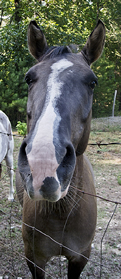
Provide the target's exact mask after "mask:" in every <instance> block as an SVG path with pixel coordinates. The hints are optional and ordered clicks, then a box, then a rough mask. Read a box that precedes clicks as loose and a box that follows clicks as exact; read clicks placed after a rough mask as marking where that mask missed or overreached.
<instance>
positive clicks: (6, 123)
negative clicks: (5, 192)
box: [0, 110, 14, 201]
mask: <svg viewBox="0 0 121 279" xmlns="http://www.w3.org/2000/svg"><path fill="white" fill-rule="evenodd" d="M13 149H14V140H13V135H12V128H11V123H10V120H9V118H8V117H7V115H6V114H5V113H4V112H3V111H1V110H0V178H1V173H2V164H1V163H2V161H3V160H4V159H5V161H6V166H7V170H8V173H9V176H10V188H9V196H8V200H9V201H12V200H13V199H14V196H13V193H14V188H13V173H14V172H13Z"/></svg>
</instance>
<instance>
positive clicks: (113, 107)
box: [112, 90, 117, 117]
mask: <svg viewBox="0 0 121 279" xmlns="http://www.w3.org/2000/svg"><path fill="white" fill-rule="evenodd" d="M116 95H117V90H115V93H114V100H113V108H112V117H114V108H115V102H116Z"/></svg>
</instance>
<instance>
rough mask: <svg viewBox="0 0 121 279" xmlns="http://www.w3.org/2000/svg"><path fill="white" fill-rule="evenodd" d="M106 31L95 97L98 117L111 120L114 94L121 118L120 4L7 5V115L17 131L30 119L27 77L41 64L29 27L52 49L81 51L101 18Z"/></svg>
mask: <svg viewBox="0 0 121 279" xmlns="http://www.w3.org/2000/svg"><path fill="white" fill-rule="evenodd" d="M99 17H100V18H101V19H102V20H103V21H104V23H105V25H106V34H107V35H106V44H105V51H104V53H103V56H102V58H101V59H100V60H99V61H98V62H96V63H95V64H94V65H93V69H94V71H95V73H96V74H97V75H98V80H99V81H98V82H99V86H98V87H97V88H96V90H95V93H94V104H93V115H94V116H96V117H97V116H104V115H107V116H108V115H110V114H111V111H112V102H113V94H114V90H115V89H117V91H118V94H117V101H116V110H115V112H116V113H117V114H118V113H119V112H121V78H120V73H121V59H120V58H121V38H120V29H121V3H120V0H116V1H115V3H114V1H111V0H107V1H104V0H101V1H100V0H92V1H90V0H82V1H81V0H80V1H79V0H73V1H70V0H62V1H57V0H46V1H39V0H38V1H31V0H30V1H29V0H27V1H25V0H11V1H10V0H7V1H5V0H2V9H1V19H0V23H1V45H0V52H1V58H0V60H1V61H0V62H1V63H0V64H1V73H2V74H1V78H0V86H1V89H0V90H1V92H2V93H1V95H0V103H1V109H2V110H3V111H5V113H6V114H7V115H8V116H9V118H10V120H11V121H12V124H13V125H14V126H15V125H16V123H17V121H18V120H21V121H22V120H24V121H25V118H26V102H27V86H26V84H25V82H24V75H25V73H26V72H27V71H28V69H29V68H30V67H31V66H32V65H33V63H35V61H34V60H33V59H32V57H31V56H30V54H29V52H28V48H27V38H26V34H27V26H28V23H29V21H30V20H31V19H35V20H36V21H37V23H38V24H39V25H40V26H41V28H42V30H43V31H44V33H45V36H46V38H47V41H48V44H49V45H50V46H51V45H57V44H60V45H61V44H64V45H69V44H70V43H72V44H76V45H78V46H79V48H80V49H81V48H82V46H83V45H84V44H85V41H86V39H87V37H88V35H89V34H90V32H91V31H92V29H93V28H94V27H95V24H96V21H97V19H98V18H99Z"/></svg>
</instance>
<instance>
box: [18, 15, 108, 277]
mask: <svg viewBox="0 0 121 279" xmlns="http://www.w3.org/2000/svg"><path fill="white" fill-rule="evenodd" d="M104 41H105V26H104V24H103V22H102V21H101V20H99V21H98V22H97V25H96V27H95V28H94V30H93V31H92V33H91V34H90V36H89V38H88V39H87V42H86V44H85V46H84V47H83V49H82V51H81V52H79V53H72V52H71V50H70V48H69V46H54V47H48V44H47V41H46V38H45V35H44V33H43V32H42V30H41V29H40V27H39V26H38V25H37V23H36V21H31V22H30V24H29V26H28V48H29V51H30V53H31V55H32V56H34V57H35V58H36V59H37V61H38V63H37V64H35V65H34V66H33V67H32V68H30V69H29V70H28V72H27V73H26V76H25V80H26V82H27V84H28V101H27V130H28V134H27V136H26V138H25V139H24V140H23V142H22V144H21V147H20V150H19V155H18V170H19V173H18V178H16V189H17V193H18V198H19V201H20V203H21V204H22V205H23V222H22V223H23V225H22V236H23V241H24V248H25V256H26V259H27V264H28V266H29V269H30V271H31V273H32V278H37V279H44V278H45V266H46V263H47V262H48V261H49V260H50V259H51V257H53V256H58V255H63V256H65V257H66V258H67V260H68V279H78V278H79V276H80V274H81V272H82V270H83V268H84V267H85V265H86V263H87V261H88V259H89V256H90V250H91V243H92V240H93V238H94V234H95V228H96V219H97V203H96V197H95V195H96V191H95V186H94V175H93V169H92V166H91V164H90V162H89V160H88V158H87V157H86V156H85V154H84V151H85V149H86V147H87V144H88V139H89V134H90V123H91V116H92V102H93V91H94V87H95V86H96V85H97V77H96V75H95V74H94V73H93V71H92V70H91V68H90V65H91V64H92V63H93V62H94V61H96V60H97V59H98V58H99V57H100V56H101V53H102V51H103V47H104ZM85 193H88V194H85Z"/></svg>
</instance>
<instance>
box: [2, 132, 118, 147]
mask: <svg viewBox="0 0 121 279" xmlns="http://www.w3.org/2000/svg"><path fill="white" fill-rule="evenodd" d="M0 134H3V135H7V136H13V137H18V138H23V139H24V138H26V137H27V135H18V134H11V133H10V134H9V133H5V132H1V131H0ZM88 145H90V146H95V145H97V146H98V147H100V146H107V145H121V142H108V143H103V142H102V140H100V141H97V142H92V143H88Z"/></svg>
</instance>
